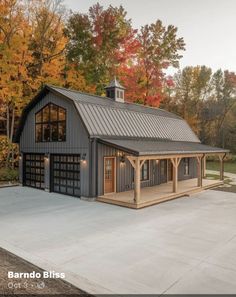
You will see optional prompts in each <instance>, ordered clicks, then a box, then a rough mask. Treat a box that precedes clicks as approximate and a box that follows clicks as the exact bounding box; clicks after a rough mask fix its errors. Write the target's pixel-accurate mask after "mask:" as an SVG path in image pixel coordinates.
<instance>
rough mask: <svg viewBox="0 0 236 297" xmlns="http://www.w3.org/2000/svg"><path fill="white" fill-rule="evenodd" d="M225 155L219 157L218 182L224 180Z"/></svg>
mask: <svg viewBox="0 0 236 297" xmlns="http://www.w3.org/2000/svg"><path fill="white" fill-rule="evenodd" d="M225 156H226V154H224V155H219V159H220V180H224V158H225Z"/></svg>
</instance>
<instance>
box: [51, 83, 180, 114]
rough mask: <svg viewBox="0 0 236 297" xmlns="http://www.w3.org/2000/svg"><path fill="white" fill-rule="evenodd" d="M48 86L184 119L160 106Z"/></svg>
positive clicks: (52, 86)
mask: <svg viewBox="0 0 236 297" xmlns="http://www.w3.org/2000/svg"><path fill="white" fill-rule="evenodd" d="M46 86H48V87H49V88H50V87H51V88H56V89H62V90H66V91H69V92H74V93H78V94H83V95H88V96H92V97H95V98H100V99H103V100H104V99H105V100H108V101H110V102H115V103H117V104H119V105H120V106H122V105H121V104H128V105H131V106H132V105H134V106H138V107H141V108H146V109H151V110H161V111H163V112H165V113H167V114H170V115H171V114H173V115H175V116H176V117H177V118H178V119H182V118H181V117H180V116H179V115H177V114H175V113H173V112H170V111H168V110H165V109H163V108H159V107H154V106H147V105H144V104H139V103H134V102H129V101H124V103H121V102H116V101H114V99H111V98H109V97H106V96H99V95H96V94H91V93H87V92H81V91H78V90H74V89H68V88H63V87H60V86H55V85H51V84H46ZM89 104H91V103H89ZM93 104H96V105H100V104H99V103H97V102H94V103H93Z"/></svg>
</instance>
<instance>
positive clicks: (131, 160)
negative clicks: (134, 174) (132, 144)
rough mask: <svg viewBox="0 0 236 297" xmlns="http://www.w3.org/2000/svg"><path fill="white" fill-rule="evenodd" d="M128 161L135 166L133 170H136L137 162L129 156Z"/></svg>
mask: <svg viewBox="0 0 236 297" xmlns="http://www.w3.org/2000/svg"><path fill="white" fill-rule="evenodd" d="M127 159H128V160H129V162H130V164H131V165H132V166H133V168H135V161H134V160H133V159H132V158H131V157H130V156H127Z"/></svg>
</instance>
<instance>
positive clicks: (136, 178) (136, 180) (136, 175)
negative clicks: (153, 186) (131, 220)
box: [134, 158, 140, 203]
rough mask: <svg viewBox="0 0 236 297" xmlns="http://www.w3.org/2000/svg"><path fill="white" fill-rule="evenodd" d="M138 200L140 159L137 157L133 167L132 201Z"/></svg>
mask: <svg viewBox="0 0 236 297" xmlns="http://www.w3.org/2000/svg"><path fill="white" fill-rule="evenodd" d="M139 201H140V161H139V158H137V159H136V161H135V168H134V202H136V203H138V202H139Z"/></svg>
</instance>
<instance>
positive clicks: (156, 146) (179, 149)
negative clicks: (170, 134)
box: [99, 138, 229, 156]
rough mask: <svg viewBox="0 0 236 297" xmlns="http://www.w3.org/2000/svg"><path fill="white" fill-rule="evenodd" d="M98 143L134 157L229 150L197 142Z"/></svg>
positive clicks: (133, 140)
mask: <svg viewBox="0 0 236 297" xmlns="http://www.w3.org/2000/svg"><path fill="white" fill-rule="evenodd" d="M99 142H101V143H104V144H107V145H111V146H114V147H116V148H119V149H121V150H124V151H127V152H129V153H132V154H134V155H139V156H145V155H171V154H192V153H228V152H229V150H226V149H221V148H217V147H212V146H209V145H204V144H201V143H197V142H186V141H184V142H183V141H161V140H159V141H158V140H156V141H153V140H137V139H109V138H101V139H99Z"/></svg>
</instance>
